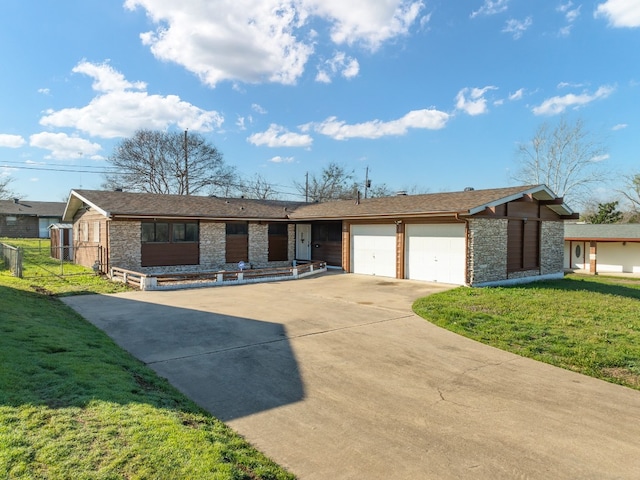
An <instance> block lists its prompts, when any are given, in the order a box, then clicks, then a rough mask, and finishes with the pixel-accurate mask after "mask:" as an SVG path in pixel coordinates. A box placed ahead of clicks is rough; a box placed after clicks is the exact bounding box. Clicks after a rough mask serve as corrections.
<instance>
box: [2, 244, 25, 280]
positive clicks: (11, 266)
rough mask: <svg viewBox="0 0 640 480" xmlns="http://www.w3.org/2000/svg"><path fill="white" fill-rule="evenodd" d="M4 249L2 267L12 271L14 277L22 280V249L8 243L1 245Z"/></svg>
mask: <svg viewBox="0 0 640 480" xmlns="http://www.w3.org/2000/svg"><path fill="white" fill-rule="evenodd" d="M0 246H1V247H2V266H3V269H5V270H10V271H11V273H12V274H13V276H15V277H19V278H22V253H23V252H22V249H21V248H19V247H14V246H12V245H8V244H6V243H0Z"/></svg>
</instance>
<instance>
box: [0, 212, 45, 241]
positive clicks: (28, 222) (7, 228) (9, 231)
mask: <svg viewBox="0 0 640 480" xmlns="http://www.w3.org/2000/svg"><path fill="white" fill-rule="evenodd" d="M7 217H13V218H15V220H11V221H10V220H8V219H7ZM39 233H40V227H39V222H38V217H32V216H26V215H0V237H9V238H38V237H39V236H40V235H39Z"/></svg>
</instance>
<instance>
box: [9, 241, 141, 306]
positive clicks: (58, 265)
mask: <svg viewBox="0 0 640 480" xmlns="http://www.w3.org/2000/svg"><path fill="white" fill-rule="evenodd" d="M0 242H1V243H6V244H8V245H11V246H14V247H20V248H22V249H23V252H24V262H23V265H24V267H23V272H22V273H23V280H24V282H27V285H29V286H30V288H32V289H33V290H36V291H39V292H41V293H45V294H49V295H58V296H64V295H78V294H83V293H117V292H122V291H126V290H128V289H129V288H128V287H127V286H126V285H124V284H123V283H116V282H111V281H108V280H107V279H105V277H104V276H101V275H96V274H95V273H94V271H93V270H92V269H90V268H87V267H83V266H82V265H75V264H74V263H72V262H68V261H65V262H60V260H56V259H55V258H51V256H50V245H51V243H50V241H49V240H48V239H37V238H35V239H34V238H19V239H16V238H0ZM3 277H6V278H4V280H5V281H6V282H11V278H13V277H11V272H9V271H8V270H0V278H3ZM19 283H20V284H22V282H19Z"/></svg>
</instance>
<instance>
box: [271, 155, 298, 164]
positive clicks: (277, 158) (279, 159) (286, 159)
mask: <svg viewBox="0 0 640 480" xmlns="http://www.w3.org/2000/svg"><path fill="white" fill-rule="evenodd" d="M269 161H270V162H273V163H291V162H293V157H281V156H279V155H278V156H275V157H273V158H272V159H270V160H269Z"/></svg>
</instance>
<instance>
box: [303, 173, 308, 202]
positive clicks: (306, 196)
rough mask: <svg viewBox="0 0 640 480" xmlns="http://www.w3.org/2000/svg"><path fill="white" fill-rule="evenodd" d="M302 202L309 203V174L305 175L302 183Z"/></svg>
mask: <svg viewBox="0 0 640 480" xmlns="http://www.w3.org/2000/svg"><path fill="white" fill-rule="evenodd" d="M304 201H305V202H307V203H309V172H307V174H306V175H305V182H304Z"/></svg>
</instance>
